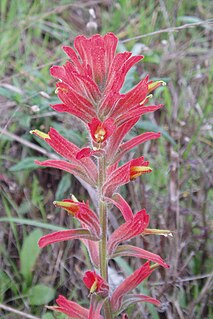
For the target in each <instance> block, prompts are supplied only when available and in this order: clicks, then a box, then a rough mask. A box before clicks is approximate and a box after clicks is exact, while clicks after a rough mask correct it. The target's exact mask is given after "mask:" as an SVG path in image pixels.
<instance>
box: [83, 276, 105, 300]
mask: <svg viewBox="0 0 213 319" xmlns="http://www.w3.org/2000/svg"><path fill="white" fill-rule="evenodd" d="M83 282H84V284H85V286H86V287H87V288H88V289H90V293H91V294H93V293H94V292H96V293H97V294H98V295H99V296H101V297H103V298H106V297H107V296H108V294H109V285H108V283H107V282H106V281H105V280H104V279H103V278H102V277H101V276H99V275H98V274H97V273H96V272H95V271H86V272H85V274H84V277H83Z"/></svg>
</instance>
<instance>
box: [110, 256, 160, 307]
mask: <svg viewBox="0 0 213 319" xmlns="http://www.w3.org/2000/svg"><path fill="white" fill-rule="evenodd" d="M155 268H156V266H154V267H150V263H149V262H146V263H145V264H144V265H143V266H141V267H140V268H139V269H137V270H136V271H135V272H134V273H133V274H132V275H130V276H129V277H127V278H126V279H125V280H124V281H123V282H122V283H121V284H120V285H119V286H118V287H117V288H116V289H115V291H114V292H113V294H112V297H111V306H112V309H113V311H114V312H117V311H119V310H120V309H121V307H122V299H123V297H124V296H125V295H126V294H127V293H128V292H129V291H131V290H133V289H135V288H136V287H137V286H138V285H139V284H140V283H141V282H142V281H143V280H144V279H146V278H147V277H148V276H150V275H151V273H152V272H153V270H154V269H155ZM140 296H142V298H143V299H145V300H142V301H146V302H151V303H153V304H156V305H160V302H159V301H158V300H156V299H154V298H151V297H148V296H143V295H140ZM124 309H125V307H122V310H121V311H123V310H124Z"/></svg>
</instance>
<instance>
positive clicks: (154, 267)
mask: <svg viewBox="0 0 213 319" xmlns="http://www.w3.org/2000/svg"><path fill="white" fill-rule="evenodd" d="M159 266H160V265H159V264H153V265H151V266H150V269H156V268H158V267H159Z"/></svg>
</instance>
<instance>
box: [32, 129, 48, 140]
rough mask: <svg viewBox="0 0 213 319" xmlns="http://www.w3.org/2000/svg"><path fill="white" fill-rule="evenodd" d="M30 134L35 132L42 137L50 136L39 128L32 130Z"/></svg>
mask: <svg viewBox="0 0 213 319" xmlns="http://www.w3.org/2000/svg"><path fill="white" fill-rule="evenodd" d="M30 134H34V135H36V136H38V137H40V138H42V139H46V138H50V137H49V135H48V134H46V133H44V132H41V131H39V130H32V131H30Z"/></svg>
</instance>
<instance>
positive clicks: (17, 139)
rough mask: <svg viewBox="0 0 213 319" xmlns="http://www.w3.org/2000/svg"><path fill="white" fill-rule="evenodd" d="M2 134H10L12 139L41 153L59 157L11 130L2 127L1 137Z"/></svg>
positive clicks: (0, 129) (0, 130) (53, 157)
mask: <svg viewBox="0 0 213 319" xmlns="http://www.w3.org/2000/svg"><path fill="white" fill-rule="evenodd" d="M1 135H5V136H8V137H9V138H11V139H12V140H14V141H17V142H19V143H21V144H22V145H25V146H27V147H29V148H32V149H34V150H36V151H38V152H39V153H41V154H44V155H46V156H48V157H50V158H52V159H59V157H58V156H57V155H55V154H53V153H49V152H48V151H46V150H45V149H43V148H42V147H40V146H37V145H35V144H33V143H31V142H29V141H26V140H24V139H23V138H22V137H19V136H17V135H15V134H13V133H10V132H8V131H7V130H5V129H2V128H0V137H1Z"/></svg>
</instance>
